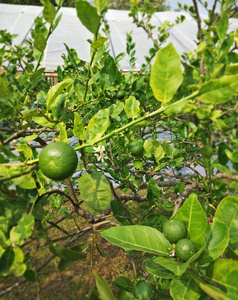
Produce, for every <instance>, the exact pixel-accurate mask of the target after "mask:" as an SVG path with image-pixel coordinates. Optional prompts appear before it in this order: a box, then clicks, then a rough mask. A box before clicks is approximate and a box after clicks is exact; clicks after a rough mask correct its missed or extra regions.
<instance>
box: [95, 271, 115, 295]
mask: <svg viewBox="0 0 238 300" xmlns="http://www.w3.org/2000/svg"><path fill="white" fill-rule="evenodd" d="M93 273H94V276H95V280H96V286H97V289H98V292H99V296H100V299H103V300H116V298H115V297H114V296H113V293H112V290H111V288H110V286H109V284H108V283H107V282H106V280H104V279H103V278H102V277H101V276H99V275H98V274H96V273H95V272H93Z"/></svg>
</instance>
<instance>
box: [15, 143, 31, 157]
mask: <svg viewBox="0 0 238 300" xmlns="http://www.w3.org/2000/svg"><path fill="white" fill-rule="evenodd" d="M16 150H17V151H19V152H22V153H23V154H24V156H25V157H26V158H28V159H31V158H32V155H33V152H32V149H31V147H30V146H28V145H27V144H20V145H18V146H17V147H16Z"/></svg>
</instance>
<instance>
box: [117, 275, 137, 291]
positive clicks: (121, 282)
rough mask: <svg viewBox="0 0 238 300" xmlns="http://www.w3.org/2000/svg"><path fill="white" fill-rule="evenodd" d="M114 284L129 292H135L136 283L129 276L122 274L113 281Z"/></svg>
mask: <svg viewBox="0 0 238 300" xmlns="http://www.w3.org/2000/svg"><path fill="white" fill-rule="evenodd" d="M112 284H113V285H115V286H117V287H118V288H119V289H122V290H124V291H127V292H132V293H133V292H134V283H133V281H131V280H130V279H129V278H127V277H124V276H120V277H117V279H116V280H114V281H113V283H112Z"/></svg>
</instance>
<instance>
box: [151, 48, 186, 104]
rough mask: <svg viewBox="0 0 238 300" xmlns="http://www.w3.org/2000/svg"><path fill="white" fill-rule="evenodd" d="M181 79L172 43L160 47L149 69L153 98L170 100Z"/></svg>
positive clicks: (178, 60) (176, 55)
mask: <svg viewBox="0 0 238 300" xmlns="http://www.w3.org/2000/svg"><path fill="white" fill-rule="evenodd" d="M182 81H183V76H182V71H181V61H180V56H179V54H178V53H177V52H176V50H175V48H174V46H173V44H172V43H169V44H168V45H167V46H166V47H164V48H162V49H160V50H159V51H158V53H157V55H156V58H155V62H154V64H153V66H152V69H151V78H150V86H151V88H152V90H153V92H154V96H155V98H156V99H157V100H158V101H160V102H162V104H163V105H164V104H166V103H168V102H170V101H171V100H172V99H173V97H174V95H175V93H176V91H177V89H178V88H179V86H180V85H181V83H182Z"/></svg>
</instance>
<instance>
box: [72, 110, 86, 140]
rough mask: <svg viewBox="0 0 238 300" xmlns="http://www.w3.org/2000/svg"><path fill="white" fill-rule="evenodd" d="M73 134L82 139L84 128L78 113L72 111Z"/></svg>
mask: <svg viewBox="0 0 238 300" xmlns="http://www.w3.org/2000/svg"><path fill="white" fill-rule="evenodd" d="M73 133H74V135H75V136H76V137H77V138H78V139H79V140H80V141H83V140H84V138H85V128H84V125H83V123H82V120H81V117H80V115H79V113H77V112H74V129H73Z"/></svg>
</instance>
